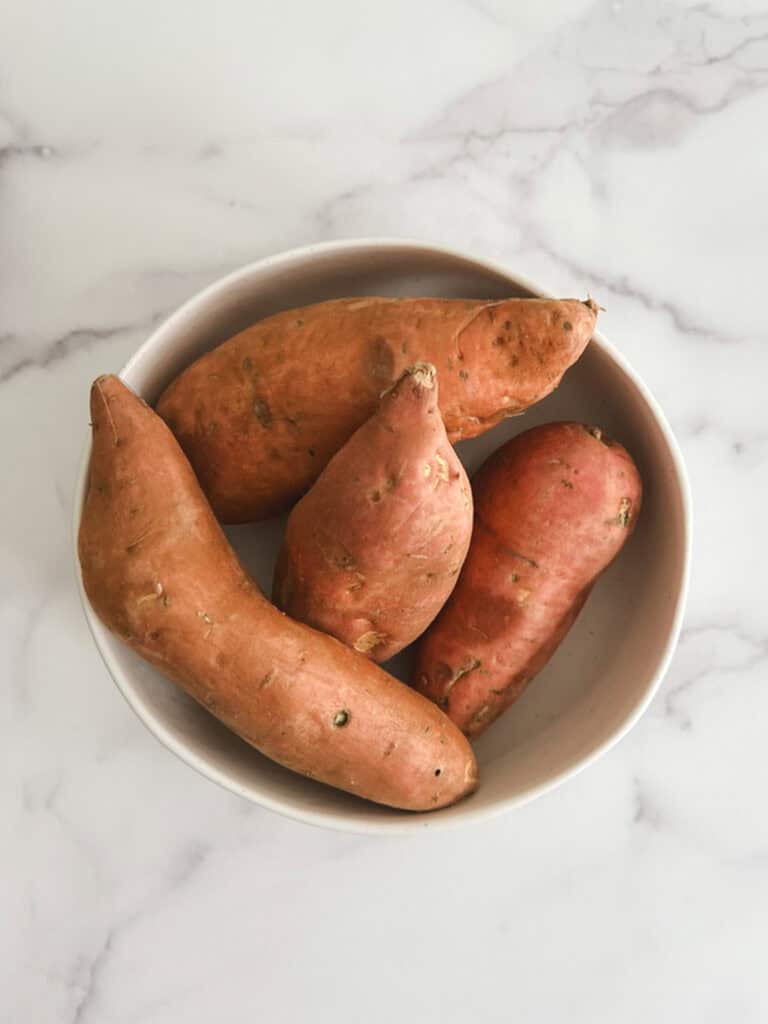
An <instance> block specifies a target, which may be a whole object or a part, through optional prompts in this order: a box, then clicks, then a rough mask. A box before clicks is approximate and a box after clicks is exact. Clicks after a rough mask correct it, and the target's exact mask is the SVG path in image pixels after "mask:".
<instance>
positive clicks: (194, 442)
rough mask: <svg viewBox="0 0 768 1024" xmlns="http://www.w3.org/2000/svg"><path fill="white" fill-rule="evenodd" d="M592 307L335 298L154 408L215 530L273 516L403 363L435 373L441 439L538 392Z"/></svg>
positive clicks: (269, 328)
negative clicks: (215, 520) (217, 525)
mask: <svg viewBox="0 0 768 1024" xmlns="http://www.w3.org/2000/svg"><path fill="white" fill-rule="evenodd" d="M597 309H598V306H597V304H596V303H595V302H593V301H592V300H591V299H589V300H587V301H586V302H579V301H577V300H575V299H565V300H563V301H550V300H546V299H507V300H504V301H495V302H489V301H476V300H475V301H464V300H459V299H383V298H351V299H334V300H332V301H330V302H322V303H319V304H317V305H313V306H306V307H304V308H302V309H293V310H288V311H287V312H283V313H278V314H277V315H276V316H272V317H269V318H268V319H266V320H262V321H260V322H259V323H256V324H254V325H253V326H252V327H249V328H248V329H247V330H245V331H243V332H242V333H240V334H238V335H236V336H235V337H234V338H231V339H230V340H229V341H227V342H225V343H224V344H222V345H219V346H218V348H216V349H214V350H213V351H211V352H209V353H207V354H206V355H204V356H202V357H201V358H200V359H198V360H197V361H196V362H195V363H193V364H192V365H191V366H190V367H188V368H187V369H186V370H185V371H184V372H183V373H181V374H180V376H179V377H177V378H176V380H175V381H173V383H172V384H171V385H170V386H169V387H168V388H167V389H166V391H165V392H164V393H163V395H162V396H161V397H160V400H159V402H158V404H157V411H158V412H159V413H160V415H161V416H162V417H163V419H165V421H166V422H167V423H168V425H169V426H170V427H171V429H172V430H173V432H174V434H175V435H176V437H177V438H178V440H179V443H180V444H181V447H182V448H183V449H184V451H185V452H186V454H187V457H188V458H189V460H190V462H191V463H192V466H193V468H194V470H195V472H196V473H197V476H198V479H199V480H200V482H201V484H202V487H203V490H204V491H205V493H206V494H207V496H208V498H209V500H210V502H211V504H212V506H213V509H214V512H215V513H216V515H217V516H218V517H219V518H220V519H221V520H222V521H223V522H230V523H235V522H247V521H249V520H256V519H264V518H267V517H268V516H270V515H274V514H276V513H277V512H281V511H283V510H284V509H286V508H287V507H289V506H290V504H291V503H292V502H293V501H295V499H296V498H298V497H299V496H300V495H301V494H302V493H303V492H304V491H306V490H307V488H308V487H309V486H310V485H311V484H312V482H313V481H314V480H315V479H316V478H317V477H318V476H319V474H320V472H321V470H322V469H323V467H324V466H325V465H326V463H327V462H328V460H329V459H330V458H331V456H332V455H333V454H334V453H335V452H337V451H338V450H339V448H341V446H342V445H343V444H344V442H345V441H346V440H347V439H348V438H349V437H350V436H351V435H352V434H353V433H354V431H355V430H357V428H358V427H359V426H360V425H361V424H362V423H363V422H365V420H366V419H368V417H369V416H370V415H371V414H372V413H373V411H374V410H375V408H376V405H377V402H378V400H379V396H380V395H381V393H382V392H383V391H385V390H386V389H387V388H388V387H390V386H391V385H392V384H393V383H394V382H395V381H396V380H397V379H398V377H400V375H401V374H402V372H403V370H405V369H406V367H408V366H410V365H412V364H413V363H415V362H427V363H432V364H433V365H434V366H435V367H436V368H437V372H438V374H439V378H440V410H441V412H442V415H443V419H444V421H445V426H446V430H447V431H448V437H449V439H450V440H451V441H457V440H460V439H461V438H467V437H474V436H475V435H477V434H480V433H482V432H483V431H485V430H487V429H489V428H490V427H492V426H494V425H495V424H496V423H498V422H499V421H500V420H502V419H504V418H505V417H506V416H511V415H514V414H515V413H519V412H521V411H522V410H524V409H526V408H528V406H530V405H532V404H533V403H534V402H538V401H539V399H541V398H543V397H544V396H545V395H548V394H549V393H550V391H552V390H553V389H554V388H555V387H556V386H557V385H558V383H559V382H560V379H561V377H562V375H563V373H564V372H565V371H566V370H567V369H568V367H569V366H571V364H572V363H574V362H575V361H576V360H577V359H578V357H579V356H580V355H581V353H582V351H583V350H584V347H585V346H586V344H587V342H588V341H589V339H590V337H591V336H592V332H593V330H594V327H595V320H596V317H597Z"/></svg>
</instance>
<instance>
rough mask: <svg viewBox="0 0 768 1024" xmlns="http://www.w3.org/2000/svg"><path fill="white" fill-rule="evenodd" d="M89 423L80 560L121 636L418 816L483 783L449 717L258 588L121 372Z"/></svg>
mask: <svg viewBox="0 0 768 1024" xmlns="http://www.w3.org/2000/svg"><path fill="white" fill-rule="evenodd" d="M91 418H92V424H93V448H92V454H91V464H90V475H89V482H88V490H87V496H86V499H85V504H84V507H83V512H82V519H81V523H80V534H79V551H80V564H81V568H82V577H83V583H84V586H85V590H86V593H87V595H88V598H89V600H90V602H91V604H92V605H93V608H94V609H95V611H96V612H97V614H98V615H99V617H100V618H101V619H102V621H103V622H104V623H105V625H106V626H108V627H109V629H111V630H112V631H113V632H114V633H116V634H117V635H118V636H119V637H120V638H121V639H122V640H124V641H125V642H126V643H127V644H130V646H131V647H133V648H134V650H136V651H138V653H139V654H140V655H141V656H142V657H144V658H146V659H147V660H148V661H150V662H152V664H154V665H156V666H157V667H158V668H159V669H160V670H161V671H162V672H164V673H165V674H166V675H167V676H169V677H170V678H171V679H174V680H175V681H176V682H177V683H178V684H179V685H180V686H181V688H182V689H184V690H186V692H187V693H189V694H190V695H191V696H192V697H194V698H195V699H196V700H197V701H199V702H200V703H201V704H202V705H203V706H204V707H206V708H207V709H208V710H209V711H211V712H212V713H213V714H214V715H215V716H216V717H217V718H219V719H220V720H221V721H222V722H224V723H225V725H227V726H229V728H230V729H232V730H233V731H234V732H236V733H237V734H238V735H239V736H241V737H242V738H243V739H244V740H247V741H248V743H251V744H252V745H253V746H254V747H257V748H258V749H259V750H260V751H262V753H264V754H266V755H267V756H268V757H270V758H272V759H273V760H275V761H278V762H279V763H280V764H283V765H285V766H286V767H287V768H291V769H292V770H294V771H296V772H301V773H302V774H304V775H308V776H310V777H311V778H314V779H318V780H319V781H321V782H326V783H329V784H330V785H332V786H337V787H338V788H340V789H344V790H347V791H349V792H350V793H355V794H357V795H358V796H362V797H367V798H368V799H370V800H375V801H378V802H379V803H383V804H389V805H391V806H393V807H401V808H406V809H410V810H430V809H432V808H436V807H441V806H444V805H445V804H449V803H452V802H453V801H455V800H458V799H459V798H460V797H461V796H463V795H464V794H465V793H467V792H469V791H470V790H471V789H472V788H473V786H474V784H475V775H476V764H475V759H474V757H473V755H472V751H471V749H470V747H469V744H468V743H467V741H466V740H465V739H464V737H463V736H462V735H461V733H460V732H459V731H458V730H457V729H456V727H455V726H454V725H453V724H452V723H451V722H449V721H448V719H447V718H446V717H445V715H444V714H443V713H442V712H441V711H440V710H439V708H436V707H435V706H434V705H433V704H430V702H429V701H427V700H425V699H424V698H423V697H421V696H420V695H419V694H417V693H415V692H414V691H412V690H410V689H409V688H408V687H407V686H405V685H403V684H402V683H400V682H398V680H396V679H394V678H393V677H391V676H389V675H387V674H386V673H385V672H384V671H383V670H382V669H380V668H378V667H377V666H376V665H374V664H372V663H371V662H370V661H369V660H368V659H367V658H364V657H362V656H361V655H360V654H357V653H356V652H355V651H353V650H351V649H350V648H348V647H346V646H345V645H344V644H342V643H340V642H339V641H338V640H334V639H333V638H332V637H329V636H325V635H324V634H322V633H318V632H316V631H315V630H313V629H310V628H309V627H308V626H303V625H300V624H299V623H296V622H292V621H291V619H289V618H287V617H286V616H285V615H283V614H282V613H281V612H279V611H278V610H277V609H276V608H274V607H273V606H272V605H271V604H270V603H269V602H268V601H267V600H266V598H265V597H264V596H263V595H262V594H261V593H260V592H259V590H258V588H257V587H256V585H255V583H254V582H253V581H252V580H251V579H250V578H249V577H248V575H247V574H246V573H245V571H244V570H243V568H242V567H241V565H240V563H239V562H238V560H237V558H236V557H235V554H234V552H233V551H232V549H231V548H230V546H229V544H228V542H227V540H226V538H225V537H224V534H223V533H222V530H221V527H220V526H219V524H218V522H217V521H216V519H215V517H214V515H213V513H212V511H211V509H210V506H209V505H208V503H207V501H206V500H205V497H204V496H203V493H202V491H201V490H200V487H199V485H198V483H197V480H196V479H195V475H194V473H193V471H192V469H191V467H190V465H189V463H188V462H187V460H186V458H185V457H184V455H183V453H182V452H181V450H180V448H179V447H178V445H177V443H176V441H175V440H174V438H173V435H172V434H171V432H170V431H169V430H168V428H167V427H166V426H165V424H164V423H163V421H162V420H161V419H160V418H159V417H158V416H156V415H155V413H154V412H153V411H152V410H151V409H150V408H149V407H148V406H146V405H145V404H144V403H143V402H142V401H141V400H140V399H138V398H137V397H136V396H135V395H134V394H133V393H132V392H131V391H129V390H128V388H127V387H126V386H125V385H124V384H123V383H122V382H121V381H120V380H119V379H118V378H117V377H101V378H99V379H98V380H97V381H96V382H95V384H94V386H93V388H92V392H91Z"/></svg>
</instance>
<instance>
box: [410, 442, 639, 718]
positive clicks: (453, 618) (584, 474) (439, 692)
mask: <svg viewBox="0 0 768 1024" xmlns="http://www.w3.org/2000/svg"><path fill="white" fill-rule="evenodd" d="M472 489H473V492H474V498H475V527H474V531H473V535H472V543H471V545H470V548H469V554H468V555H467V560H466V562H465V563H464V568H463V570H462V573H461V576H460V577H459V582H458V583H457V584H456V589H455V590H454V592H453V594H452V595H451V597H450V598H449V600H448V603H447V604H446V606H445V608H444V609H443V611H442V613H441V614H440V616H439V617H438V618H437V619H436V621H435V622H434V623H433V625H432V627H431V628H430V629H429V630H428V632H427V633H426V634H425V636H424V638H423V640H422V642H421V645H420V648H419V655H418V664H417V668H416V673H415V676H414V680H415V685H416V687H417V688H418V689H419V690H420V691H421V692H422V693H424V694H426V695H427V696H428V697H430V698H431V699H432V700H434V701H436V702H437V703H438V704H439V705H440V706H441V707H443V708H444V709H445V710H446V713H447V714H448V716H449V717H450V718H451V719H452V721H454V722H455V723H456V724H457V725H458V726H459V728H461V729H462V730H463V732H464V733H466V734H467V735H468V736H478V735H479V734H480V733H481V732H482V731H483V730H484V729H485V728H486V727H487V726H489V725H490V724H491V722H493V721H494V719H496V718H497V717H498V715H500V714H501V712H502V711H504V710H505V708H507V707H509V705H510V704H512V703H513V701H515V700H516V699H517V698H518V697H519V696H520V694H521V693H522V692H523V690H524V689H525V687H526V686H527V684H528V683H529V682H530V680H531V679H532V678H533V677H534V676H535V675H536V673H537V672H539V671H540V670H541V669H542V668H543V667H544V665H545V664H546V663H547V661H548V660H549V659H550V657H551V656H552V654H553V653H554V651H555V649H556V648H557V646H558V644H559V643H560V641H561V640H562V639H563V637H564V636H565V634H566V633H567V632H568V630H569V629H570V627H571V625H572V623H573V621H574V620H575V618H576V616H577V615H578V613H579V611H580V610H581V608H582V606H583V604H584V602H585V601H586V599H587V597H588V596H589V592H590V590H591V588H592V585H593V584H594V582H595V580H596V578H597V577H598V576H599V574H600V573H601V572H602V571H603V570H604V569H605V568H607V566H608V565H609V564H610V563H611V562H612V561H613V559H614V558H615V556H616V555H617V554H618V553H619V551H620V550H621V547H622V545H623V544H624V542H625V541H626V539H627V537H628V536H629V535H630V533H631V532H632V530H633V528H634V525H635V521H636V519H637V514H638V512H639V510H640V500H641V491H642V486H641V483H640V477H639V475H638V472H637V469H636V468H635V464H634V463H633V462H632V459H631V458H630V456H629V455H628V454H627V452H626V451H625V449H624V448H622V446H621V445H620V444H617V443H615V442H613V441H611V440H609V439H608V438H606V437H605V436H604V435H603V434H602V433H601V431H600V430H598V429H597V428H593V427H584V426H581V425H580V424H578V423H547V424H545V425H544V426H540V427H534V428H533V429H532V430H528V431H526V432H525V433H523V434H519V435H518V436H517V437H515V438H513V439H512V440H511V441H509V442H507V444H505V445H503V446H502V447H501V448H499V449H498V451H496V452H494V454H493V455H491V457H490V458H489V459H488V460H487V461H486V462H485V464H484V465H483V466H482V467H481V469H480V470H479V471H478V473H477V474H476V475H475V477H474V479H473V481H472Z"/></svg>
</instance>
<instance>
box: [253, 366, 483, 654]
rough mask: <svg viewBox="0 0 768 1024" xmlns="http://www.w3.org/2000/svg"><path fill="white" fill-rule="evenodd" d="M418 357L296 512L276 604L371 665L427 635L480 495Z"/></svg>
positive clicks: (452, 579)
mask: <svg viewBox="0 0 768 1024" xmlns="http://www.w3.org/2000/svg"><path fill="white" fill-rule="evenodd" d="M437 397H438V381H437V380H436V374H435V369H434V367H433V366H431V365H429V364H427V363H417V364H416V366H413V367H410V368H409V369H408V370H406V371H405V373H404V374H403V376H402V377H401V378H400V380H399V381H398V382H397V384H396V385H395V386H394V388H392V390H390V391H388V392H387V394H386V395H385V396H384V397H383V398H382V400H381V404H380V405H379V408H378V409H377V410H376V412H375V413H374V414H373V416H371V418H370V419H369V420H366V422H365V423H364V424H363V425H362V427H360V428H359V429H358V430H357V431H355V433H354V434H353V435H352V437H351V438H350V439H349V441H347V443H346V444H345V445H344V447H343V448H341V450H340V451H338V452H337V453H336V454H335V455H334V456H333V458H332V459H331V461H330V462H329V463H328V465H327V466H326V467H325V469H324V470H323V472H322V473H321V474H320V477H319V478H318V479H317V481H316V482H315V483H314V485H313V486H312V488H311V489H310V490H309V492H308V493H307V494H306V495H305V496H304V497H303V498H302V499H301V501H300V502H299V503H298V505H296V506H295V507H294V509H293V511H292V512H291V514H290V516H289V517H288V525H287V528H286V533H285V541H284V543H283V548H282V551H281V552H280V557H279V558H278V563H277V568H276V571H275V585H274V587H273V600H274V601H275V603H276V604H277V605H278V607H280V608H282V609H283V611H285V612H287V613H288V614H289V615H290V616H292V617H293V618H294V619H298V620H299V621H300V622H306V623H308V624H309V625H311V626H316V627H317V628H318V629H322V630H323V631H324V632H326V633H331V634H332V635H333V636H336V637H338V638H339V639H340V640H343V641H344V642H345V643H347V644H349V645H350V646H351V647H354V648H355V650H357V651H360V652H362V653H364V654H367V655H368V656H369V657H371V658H372V659H373V660H374V661H386V660H387V658H391V657H392V656H393V655H394V654H397V652H398V651H400V650H402V649H403V647H406V646H407V645H408V644H409V643H411V642H412V641H413V640H415V639H416V637H418V636H420V635H421V634H422V633H423V632H424V630H425V629H426V628H427V626H428V625H429V624H430V622H431V621H432V620H433V619H434V617H435V616H436V615H437V613H438V612H439V611H440V609H441V608H442V606H443V605H444V604H445V602H446V599H447V598H448V595H449V594H450V592H451V591H452V590H453V588H454V586H455V584H456V579H457V577H458V574H459V571H460V569H461V566H462V564H463V562H464V558H465V557H466V554H467V548H468V547H469V540H470V537H471V536H472V492H471V490H470V486H469V480H468V479H467V474H466V473H465V471H464V467H463V466H462V464H461V462H460V461H459V458H458V456H457V455H456V453H455V452H454V450H453V448H452V447H451V445H450V442H449V441H448V438H447V437H446V434H445V427H444V426H443V422H442V420H441V418H440V410H439V409H438V407H437Z"/></svg>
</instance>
